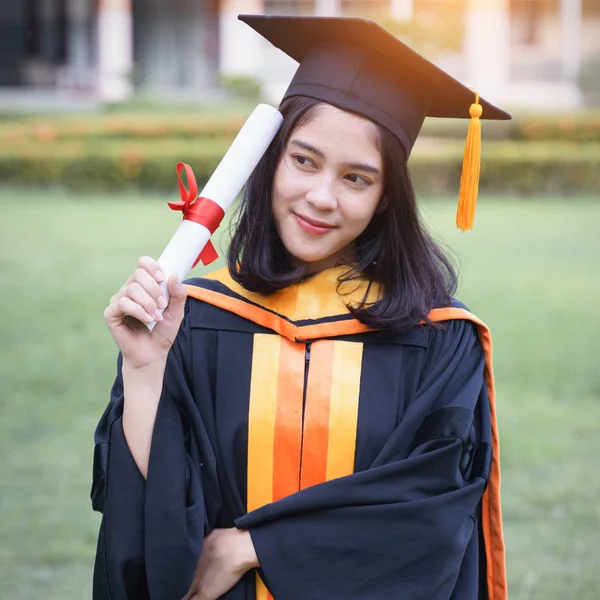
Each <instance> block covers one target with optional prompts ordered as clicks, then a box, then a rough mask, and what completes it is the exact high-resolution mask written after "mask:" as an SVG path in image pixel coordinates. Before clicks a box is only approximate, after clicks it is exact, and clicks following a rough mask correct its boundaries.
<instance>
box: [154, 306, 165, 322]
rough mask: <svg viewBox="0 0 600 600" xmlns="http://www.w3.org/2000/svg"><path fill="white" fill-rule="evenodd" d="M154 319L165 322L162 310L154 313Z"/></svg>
mask: <svg viewBox="0 0 600 600" xmlns="http://www.w3.org/2000/svg"><path fill="white" fill-rule="evenodd" d="M154 318H155V319H156V320H157V321H162V320H163V316H162V313H161V312H160V310H158V309H156V310H155V311H154Z"/></svg>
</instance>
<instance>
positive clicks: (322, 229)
mask: <svg viewBox="0 0 600 600" xmlns="http://www.w3.org/2000/svg"><path fill="white" fill-rule="evenodd" d="M294 217H296V221H297V222H298V225H300V227H302V229H304V231H306V232H308V233H311V234H313V235H324V234H325V233H329V232H330V231H331V230H332V229H335V226H334V225H329V224H328V223H324V222H323V221H315V220H313V219H309V218H308V217H304V216H302V215H299V214H297V213H294Z"/></svg>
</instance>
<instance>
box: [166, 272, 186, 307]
mask: <svg viewBox="0 0 600 600" xmlns="http://www.w3.org/2000/svg"><path fill="white" fill-rule="evenodd" d="M167 290H168V292H169V296H170V299H169V312H170V313H171V314H173V315H174V316H175V317H176V318H183V311H184V307H185V301H186V299H187V290H186V289H185V287H184V286H183V285H182V284H181V282H180V281H179V277H178V276H177V274H173V275H171V277H169V281H168V282H167Z"/></svg>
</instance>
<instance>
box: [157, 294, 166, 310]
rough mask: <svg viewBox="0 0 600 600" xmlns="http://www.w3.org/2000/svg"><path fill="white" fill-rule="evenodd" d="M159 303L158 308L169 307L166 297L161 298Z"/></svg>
mask: <svg viewBox="0 0 600 600" xmlns="http://www.w3.org/2000/svg"><path fill="white" fill-rule="evenodd" d="M157 302H158V308H164V307H165V306H167V299H166V298H165V297H164V296H159V297H158V300H157Z"/></svg>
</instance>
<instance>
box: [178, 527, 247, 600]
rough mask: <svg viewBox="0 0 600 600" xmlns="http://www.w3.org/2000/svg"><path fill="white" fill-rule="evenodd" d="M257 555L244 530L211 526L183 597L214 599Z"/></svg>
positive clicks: (204, 599)
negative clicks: (189, 584)
mask: <svg viewBox="0 0 600 600" xmlns="http://www.w3.org/2000/svg"><path fill="white" fill-rule="evenodd" d="M258 566H259V564H258V558H257V556H256V552H255V550H254V544H253V543H252V538H251V537H250V533H249V532H248V531H242V530H240V529H236V528H235V527H233V528H231V529H215V530H214V531H213V532H212V533H211V534H210V535H209V536H208V537H206V539H205V540H204V547H203V548H202V555H201V556H200V560H199V561H198V566H197V567H196V572H195V574H194V580H193V581H192V585H191V587H190V589H189V590H188V593H187V594H186V595H185V597H184V599H183V600H217V598H220V597H221V596H222V595H223V594H225V593H226V592H228V591H229V590H230V589H231V588H232V587H233V586H234V585H235V584H236V583H237V582H238V581H239V580H240V579H241V578H242V577H243V575H244V574H245V573H246V571H249V570H250V569H253V568H256V567H258Z"/></svg>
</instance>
